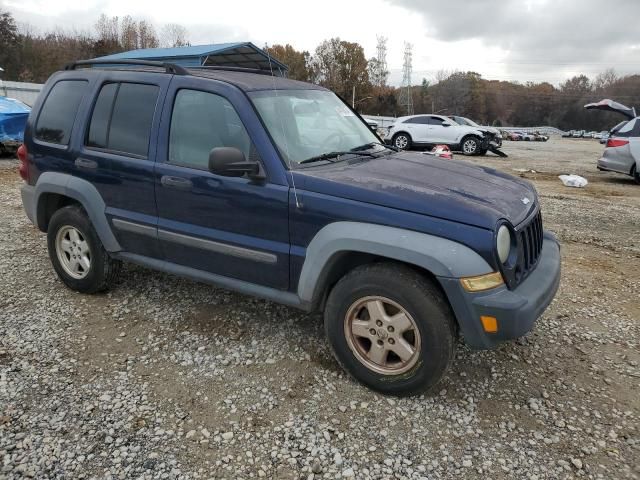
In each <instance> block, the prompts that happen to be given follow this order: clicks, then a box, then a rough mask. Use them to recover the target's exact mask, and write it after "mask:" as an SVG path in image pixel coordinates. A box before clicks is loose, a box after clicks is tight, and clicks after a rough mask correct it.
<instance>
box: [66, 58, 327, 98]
mask: <svg viewBox="0 0 640 480" xmlns="http://www.w3.org/2000/svg"><path fill="white" fill-rule="evenodd" d="M105 70H108V71H119V72H127V73H134V74H135V73H136V72H139V73H144V74H146V75H148V74H149V73H154V74H157V75H168V73H166V72H165V71H163V70H159V69H158V68H157V67H145V66H143V67H138V66H135V67H119V66H115V65H114V66H108V67H92V68H82V69H76V70H67V69H65V70H64V73H70V74H72V72H83V73H88V74H94V72H95V74H98V73H99V72H103V71H105ZM183 71H185V72H186V74H188V75H190V76H193V77H198V78H202V79H205V80H217V81H220V82H225V83H229V84H231V85H234V86H236V87H237V88H239V89H240V90H243V91H245V92H252V91H260V90H324V91H329V90H327V89H326V88H324V87H321V86H320V85H314V84H312V83H307V82H300V81H298V80H291V79H288V78H284V77H280V76H277V75H273V76H272V75H268V74H264V73H255V71H254V70H250V69H247V71H242V69H239V68H235V69H231V68H230V69H228V70H227V69H224V68H219V67H215V68H206V67H203V68H186V69H183ZM176 75H180V74H176Z"/></svg>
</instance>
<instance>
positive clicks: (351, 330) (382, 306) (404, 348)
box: [344, 296, 421, 375]
mask: <svg viewBox="0 0 640 480" xmlns="http://www.w3.org/2000/svg"><path fill="white" fill-rule="evenodd" d="M344 334H345V337H346V339H347V344H348V345H349V348H350V349H351V351H352V352H353V354H354V355H355V356H356V358H357V359H358V361H360V362H361V363H362V364H363V365H364V366H366V367H367V368H369V369H370V370H373V371H374V372H377V373H381V374H383V375H399V374H401V373H404V372H407V371H408V370H410V369H411V368H412V367H413V366H414V365H415V364H416V362H417V361H418V358H419V357H420V343H421V338H420V331H419V330H418V326H417V324H416V322H415V321H414V320H413V318H412V317H411V315H410V314H409V312H407V311H406V310H405V309H404V308H403V307H402V306H401V305H399V304H398V303H396V302H394V301H393V300H390V299H388V298H385V297H380V296H369V297H364V298H361V299H359V300H357V301H356V302H354V303H353V304H352V305H351V307H349V309H348V310H347V314H346V317H345V322H344Z"/></svg>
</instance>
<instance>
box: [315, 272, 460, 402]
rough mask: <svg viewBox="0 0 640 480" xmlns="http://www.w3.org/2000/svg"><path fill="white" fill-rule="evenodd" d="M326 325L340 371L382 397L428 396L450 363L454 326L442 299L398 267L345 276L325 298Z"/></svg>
mask: <svg viewBox="0 0 640 480" xmlns="http://www.w3.org/2000/svg"><path fill="white" fill-rule="evenodd" d="M324 324H325V332H326V334H327V339H328V341H329V344H330V345H331V348H332V350H333V353H334V356H335V357H336V359H337V360H338V362H339V363H340V364H341V365H342V367H343V368H344V369H345V370H346V371H347V372H348V373H349V374H351V375H352V376H353V377H354V378H355V379H356V380H358V381H360V382H362V383H364V384H365V385H367V386H368V387H370V388H372V389H374V390H377V391H379V392H382V393H385V394H390V395H411V394H416V393H420V392H423V391H425V390H429V389H430V388H432V387H434V386H435V385H436V384H437V383H438V382H439V381H440V379H441V378H442V376H443V375H444V374H445V372H446V370H447V368H448V366H449V364H450V362H451V361H452V359H453V357H454V348H455V340H456V336H455V322H454V319H453V315H452V313H451V309H450V307H449V305H448V303H447V302H446V300H445V298H444V297H443V294H442V293H441V291H440V290H439V289H438V288H437V287H436V286H435V285H433V284H432V283H431V282H430V281H429V280H427V279H426V278H425V277H423V276H422V275H420V274H419V273H417V272H415V271H414V270H412V269H410V268H408V267H404V266H401V265H394V264H384V263H380V264H372V265H364V266H362V267H358V268H356V269H354V270H352V271H351V272H350V273H348V274H347V275H345V276H344V277H343V278H342V279H341V280H340V281H339V282H338V283H337V284H336V286H335V287H334V288H333V289H332V290H331V293H330V294H329V298H328V299H327V305H326V308H325V314H324Z"/></svg>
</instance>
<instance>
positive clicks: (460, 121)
mask: <svg viewBox="0 0 640 480" xmlns="http://www.w3.org/2000/svg"><path fill="white" fill-rule="evenodd" d="M453 119H454V120H455V122H456V123H457V124H458V125H467V126H469V127H479V125H478V124H477V123H476V122H474V121H473V120H469V119H468V118H465V117H458V116H454V117H453Z"/></svg>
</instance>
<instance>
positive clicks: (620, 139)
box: [584, 99, 640, 183]
mask: <svg viewBox="0 0 640 480" xmlns="http://www.w3.org/2000/svg"><path fill="white" fill-rule="evenodd" d="M584 108H586V109H587V110H605V111H609V112H616V113H619V114H621V115H623V116H625V117H626V118H627V119H628V120H626V121H625V122H622V123H619V124H618V125H616V126H615V127H614V128H613V129H612V130H611V132H610V133H609V138H608V139H607V143H606V147H605V149H604V152H603V153H602V157H601V158H600V160H598V169H599V170H605V171H610V172H618V173H623V174H625V175H631V176H632V177H633V178H634V179H635V181H636V182H637V183H640V117H639V116H637V115H636V109H635V108H629V107H627V106H625V105H622V104H621V103H618V102H614V101H613V100H608V99H605V100H601V101H599V102H597V103H589V104H587V105H585V106H584Z"/></svg>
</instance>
